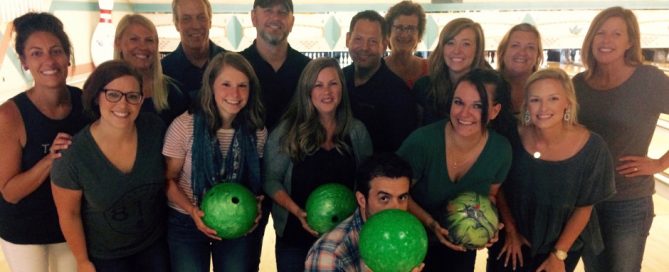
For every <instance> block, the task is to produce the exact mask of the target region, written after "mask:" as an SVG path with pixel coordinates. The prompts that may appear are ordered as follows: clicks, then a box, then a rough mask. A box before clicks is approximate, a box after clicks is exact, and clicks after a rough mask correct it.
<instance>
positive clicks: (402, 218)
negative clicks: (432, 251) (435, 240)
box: [360, 209, 427, 272]
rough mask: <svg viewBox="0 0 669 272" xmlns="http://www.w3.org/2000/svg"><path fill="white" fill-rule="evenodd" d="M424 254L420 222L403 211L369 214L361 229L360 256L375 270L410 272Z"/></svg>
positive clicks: (423, 239) (423, 235)
mask: <svg viewBox="0 0 669 272" xmlns="http://www.w3.org/2000/svg"><path fill="white" fill-rule="evenodd" d="M425 254H427V233H426V232H425V228H424V227H423V224H421V223H420V221H418V219H417V218H416V217H415V216H413V215H412V214H410V213H408V212H405V211H402V210H395V209H391V210H384V211H381V212H379V213H376V214H374V215H372V216H371V217H370V218H368V219H367V222H365V224H364V225H363V226H362V230H361V231H360V257H361V258H362V260H363V261H364V262H365V264H366V265H367V267H369V268H370V269H371V270H372V271H374V272H386V271H388V272H390V271H392V272H409V271H411V270H412V269H413V268H414V267H417V266H419V265H420V263H421V262H423V259H424V258H425Z"/></svg>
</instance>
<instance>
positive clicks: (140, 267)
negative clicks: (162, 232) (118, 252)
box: [91, 237, 170, 272]
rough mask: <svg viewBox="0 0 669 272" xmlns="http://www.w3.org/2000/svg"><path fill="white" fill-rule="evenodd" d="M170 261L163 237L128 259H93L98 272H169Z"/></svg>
mask: <svg viewBox="0 0 669 272" xmlns="http://www.w3.org/2000/svg"><path fill="white" fill-rule="evenodd" d="M169 261H170V260H169V253H168V252H167V244H166V243H165V237H161V238H160V239H158V240H157V241H156V242H155V243H153V244H152V245H151V246H150V247H148V248H146V249H144V250H142V251H140V252H137V253H135V254H133V255H130V256H128V257H123V258H117V259H109V260H107V259H96V258H91V262H92V263H93V265H94V266H95V270H96V271H98V272H143V271H155V272H168V271H170V264H169Z"/></svg>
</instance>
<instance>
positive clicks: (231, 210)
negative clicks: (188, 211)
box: [201, 182, 258, 239]
mask: <svg viewBox="0 0 669 272" xmlns="http://www.w3.org/2000/svg"><path fill="white" fill-rule="evenodd" d="M201 209H202V211H203V212H204V217H202V221H204V224H205V225H207V226H208V227H209V228H212V229H214V230H216V235H217V236H218V237H221V238H223V239H235V238H239V237H241V236H243V235H244V234H246V233H247V232H248V231H249V230H251V228H252V227H253V224H254V223H255V219H256V217H257V216H258V201H257V200H256V198H255V196H254V195H253V193H251V191H249V189H247V188H246V187H244V186H243V185H241V184H237V183H229V182H227V183H219V184H217V185H215V186H214V187H212V188H211V189H209V191H207V193H205V195H204V197H203V200H202V204H201Z"/></svg>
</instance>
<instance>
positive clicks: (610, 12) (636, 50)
mask: <svg viewBox="0 0 669 272" xmlns="http://www.w3.org/2000/svg"><path fill="white" fill-rule="evenodd" d="M612 17H618V18H620V19H623V21H625V25H627V38H628V40H629V42H630V44H631V47H630V48H629V49H627V50H626V51H625V64H627V65H631V66H636V65H640V64H642V63H643V55H642V54H641V31H640V30H639V23H638V21H637V19H636V16H635V15H634V12H632V11H631V10H629V9H625V8H622V7H610V8H607V9H605V10H602V11H601V12H600V13H599V14H597V16H595V19H593V20H592V23H590V28H589V29H588V33H587V34H585V39H583V46H582V47H581V60H582V61H583V65H584V66H585V68H586V69H587V70H586V72H585V77H586V78H590V77H591V76H592V75H593V74H594V72H595V70H597V60H595V58H594V57H593V55H592V43H593V41H594V39H595V36H596V35H597V31H599V29H600V28H601V27H602V25H603V24H604V22H606V20H608V19H609V18H612Z"/></svg>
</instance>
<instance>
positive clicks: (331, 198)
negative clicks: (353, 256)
mask: <svg viewBox="0 0 669 272" xmlns="http://www.w3.org/2000/svg"><path fill="white" fill-rule="evenodd" d="M355 208H356V203H355V195H353V192H352V191H351V190H350V189H349V188H348V187H346V186H344V185H342V184H339V183H328V184H323V185H321V186H318V188H316V190H314V191H313V192H311V194H309V197H308V198H307V204H306V210H307V224H309V226H310V227H311V228H312V229H313V230H315V231H316V232H318V233H319V234H323V233H326V232H328V231H330V230H332V229H333V228H334V227H336V226H337V225H338V224H339V223H340V222H341V221H343V220H344V219H346V218H347V217H349V216H351V214H353V212H354V211H355Z"/></svg>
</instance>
